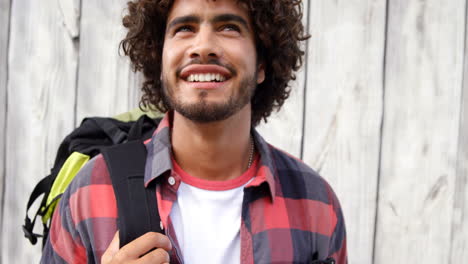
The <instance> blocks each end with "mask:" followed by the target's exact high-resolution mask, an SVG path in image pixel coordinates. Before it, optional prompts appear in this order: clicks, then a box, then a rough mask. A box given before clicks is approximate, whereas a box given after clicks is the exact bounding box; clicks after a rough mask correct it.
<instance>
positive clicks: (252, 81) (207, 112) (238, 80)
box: [161, 0, 265, 123]
mask: <svg viewBox="0 0 468 264" xmlns="http://www.w3.org/2000/svg"><path fill="white" fill-rule="evenodd" d="M161 78H162V82H163V86H164V87H163V89H164V94H165V100H166V101H167V102H168V103H169V104H170V105H171V106H172V107H173V108H174V110H175V111H177V112H178V113H180V114H182V115H183V116H185V117H186V118H188V119H191V120H193V121H196V122H204V123H205V122H213V121H220V120H224V119H226V118H228V117H230V116H232V115H233V114H235V113H237V112H238V111H239V110H240V109H242V108H243V107H244V106H246V105H247V104H250V100H251V98H252V96H253V93H254V91H255V88H256V86H257V84H259V83H261V82H263V80H264V78H265V73H264V70H263V67H261V66H259V65H258V64H257V54H256V50H255V43H254V32H253V29H252V25H251V22H250V18H249V14H248V10H247V8H246V7H244V6H243V5H240V4H238V3H237V1H235V0H216V1H213V0H176V1H174V5H173V7H172V9H171V11H170V13H169V17H168V20H167V27H166V34H165V39H164V47H163V64H162V74H161Z"/></svg>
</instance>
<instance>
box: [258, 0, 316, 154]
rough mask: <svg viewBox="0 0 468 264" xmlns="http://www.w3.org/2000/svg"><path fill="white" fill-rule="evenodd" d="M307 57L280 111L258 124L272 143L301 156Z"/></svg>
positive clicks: (305, 3) (306, 10)
mask: <svg viewBox="0 0 468 264" xmlns="http://www.w3.org/2000/svg"><path fill="white" fill-rule="evenodd" d="M302 8H303V19H302V20H303V24H304V26H305V27H306V26H307V21H308V18H309V16H308V9H309V8H308V1H304V2H303V7H302ZM306 44H307V43H306V42H304V43H303V45H304V51H307V46H306ZM305 64H307V58H306V57H304V65H303V66H302V68H301V69H300V70H299V71H298V72H297V74H296V77H297V79H296V80H295V81H293V82H292V83H291V94H290V97H289V98H288V99H287V100H286V102H285V103H284V105H283V107H282V108H281V110H280V111H279V112H273V113H272V114H271V116H270V118H269V119H268V123H266V124H265V123H264V122H262V123H261V124H260V125H259V126H258V128H257V129H258V131H259V133H260V134H261V135H262V136H263V137H264V138H265V139H266V140H267V141H268V142H269V143H270V144H272V145H274V146H275V147H277V148H280V149H282V150H284V151H286V152H288V153H290V154H291V155H293V156H295V157H298V158H301V145H302V137H303V125H304V121H303V117H304V89H305V79H306V76H305V68H306V65H305Z"/></svg>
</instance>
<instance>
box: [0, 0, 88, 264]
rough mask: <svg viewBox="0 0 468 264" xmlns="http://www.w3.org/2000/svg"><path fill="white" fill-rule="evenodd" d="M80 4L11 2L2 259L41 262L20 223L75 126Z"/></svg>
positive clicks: (69, 1) (68, 1)
mask: <svg viewBox="0 0 468 264" xmlns="http://www.w3.org/2000/svg"><path fill="white" fill-rule="evenodd" d="M45 3H47V4H45ZM78 8H79V1H78V0H60V1H47V2H43V1H35V0H16V1H13V2H12V8H11V34H10V48H9V61H8V66H9V82H8V99H7V100H8V106H9V109H10V110H9V111H8V113H7V114H8V117H7V139H8V140H7V142H6V148H7V153H8V155H7V157H6V186H7V187H8V188H6V191H5V211H6V212H7V214H8V217H6V218H5V219H4V221H3V226H2V230H1V234H2V239H3V246H2V249H1V259H2V261H3V263H38V261H39V256H40V246H36V247H32V246H31V245H30V244H29V242H28V241H27V240H26V239H24V238H23V237H22V233H21V232H22V231H21V224H22V223H23V219H24V215H23V214H24V211H25V205H26V202H27V198H28V194H29V193H30V192H31V191H32V188H33V187H34V184H35V183H36V182H38V181H39V180H40V179H41V178H42V177H44V176H45V175H46V174H47V173H48V172H49V171H50V168H51V165H52V163H53V158H54V157H55V154H56V150H57V148H58V145H59V143H60V141H61V139H62V138H63V137H64V136H65V135H66V134H67V133H69V131H70V130H71V129H72V128H73V125H74V124H73V115H74V113H73V111H74V104H75V88H76V87H75V84H76V70H77V59H78V53H77V50H76V45H75V44H76V43H75V40H76V38H77V37H78V22H79V19H78V17H79V10H78Z"/></svg>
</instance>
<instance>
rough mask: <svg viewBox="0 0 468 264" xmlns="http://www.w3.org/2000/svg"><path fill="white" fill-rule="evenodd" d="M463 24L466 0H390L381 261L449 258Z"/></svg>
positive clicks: (377, 257) (379, 237)
mask: <svg viewBox="0 0 468 264" xmlns="http://www.w3.org/2000/svg"><path fill="white" fill-rule="evenodd" d="M464 27H465V0H453V1H438V0H426V1H407V0H392V1H390V3H389V17H388V35H387V47H388V48H387V56H386V57H387V63H386V78H385V79H386V80H385V103H384V104H385V110H384V112H385V115H384V126H383V139H382V140H383V141H382V156H381V178H380V193H379V205H378V208H379V210H378V218H377V236H376V252H375V259H374V261H375V263H379V264H380V263H381V264H387V263H428V264H432V263H433V264H436V263H447V262H448V261H449V259H450V240H451V238H450V237H451V232H450V230H451V224H452V208H453V199H454V184H455V179H456V172H455V167H456V166H455V165H456V160H457V139H458V128H459V127H458V125H459V114H460V96H461V87H462V67H463V43H464V32H465V30H464ZM464 240H465V241H466V237H465V238H464ZM462 262H466V259H465V260H463V261H462Z"/></svg>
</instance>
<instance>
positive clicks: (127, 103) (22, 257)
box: [0, 0, 468, 264]
mask: <svg viewBox="0 0 468 264" xmlns="http://www.w3.org/2000/svg"><path fill="white" fill-rule="evenodd" d="M126 1H127V0H118V1H105V0H57V1H33V0H0V155H1V158H0V202H1V203H0V228H1V232H0V256H1V258H0V263H12V260H14V262H15V263H37V262H38V259H39V256H40V250H39V246H36V247H32V246H31V245H30V244H29V243H28V242H27V241H26V240H25V239H24V238H22V235H21V230H20V226H21V224H22V223H23V217H24V215H23V214H24V209H25V204H26V200H27V198H28V194H29V193H30V192H31V190H32V188H33V186H34V184H35V182H37V181H38V180H39V179H40V178H42V177H43V176H45V175H46V174H47V173H48V172H49V169H50V167H51V165H52V163H53V159H54V156H55V151H56V149H57V147H58V144H59V143H60V141H61V139H62V138H63V137H64V136H65V135H66V134H68V133H69V132H70V131H71V130H72V128H73V127H74V126H76V125H77V124H79V122H80V121H81V119H82V118H83V117H85V116H96V115H102V116H111V115H114V114H118V113H120V112H124V111H126V110H128V109H131V108H133V107H135V106H136V105H137V103H138V98H139V96H140V94H141V93H140V91H139V88H138V87H139V84H140V82H141V79H142V78H141V76H139V75H135V74H133V73H132V72H131V71H130V67H129V62H128V61H127V60H126V59H125V58H121V57H119V56H118V44H119V41H120V40H121V39H122V36H123V35H124V31H123V28H122V26H121V23H120V20H121V17H122V14H123V13H124V7H125V2H126ZM39 2H40V3H39ZM467 9H468V8H467V0H452V1H438V0H337V1H326V0H309V1H305V2H304V18H303V21H304V24H305V25H306V26H307V28H308V30H309V32H310V33H311V35H312V38H311V39H310V40H309V41H308V42H307V45H306V47H305V48H306V61H305V65H304V67H303V69H302V70H301V71H300V72H299V73H298V74H297V76H298V78H297V80H296V81H295V82H293V83H292V88H293V92H292V94H291V98H290V99H289V100H288V101H287V102H286V104H285V105H284V108H283V109H282V111H281V112H279V113H278V114H276V115H274V116H272V118H271V119H270V122H269V123H268V124H262V125H261V126H260V127H259V130H260V132H261V133H262V134H263V135H264V137H265V138H267V139H268V140H269V141H270V142H272V143H273V144H274V145H276V146H278V147H280V148H282V149H285V150H287V151H288V152H290V153H291V154H293V155H295V156H297V157H301V158H302V159H303V160H304V161H305V162H306V163H308V164H309V165H311V166H312V167H313V168H315V169H316V170H317V171H319V172H320V173H321V174H322V175H323V177H324V178H326V179H327V180H328V181H329V182H330V184H331V185H332V186H333V187H334V189H335V191H336V193H337V194H338V197H339V198H340V200H341V203H342V206H343V210H344V214H345V218H346V223H347V232H348V241H347V243H348V250H349V260H350V263H359V264H361V263H363V264H370V263H377V264H390V263H395V262H397V263H406V262H416V263H428V264H432V263H433V264H436V263H464V262H466V259H467V258H468V194H467V191H468V166H467V165H466V164H467V161H468V136H467V135H468V125H467V120H468V118H467V116H468V44H467V43H468V34H467V33H466V32H467V27H468V24H467V23H468V22H467V21H468V20H467ZM4 161H5V162H4ZM2 184H4V185H3V187H2Z"/></svg>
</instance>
